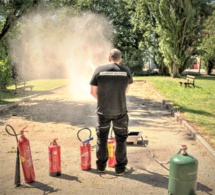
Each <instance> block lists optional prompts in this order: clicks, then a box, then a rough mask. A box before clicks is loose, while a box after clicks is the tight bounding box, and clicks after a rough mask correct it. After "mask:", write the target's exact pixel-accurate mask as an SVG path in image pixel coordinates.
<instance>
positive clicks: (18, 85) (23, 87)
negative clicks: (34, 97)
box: [14, 81, 34, 92]
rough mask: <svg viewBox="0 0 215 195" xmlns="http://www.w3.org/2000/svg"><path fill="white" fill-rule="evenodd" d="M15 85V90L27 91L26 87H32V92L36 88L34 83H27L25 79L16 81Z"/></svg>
mask: <svg viewBox="0 0 215 195" xmlns="http://www.w3.org/2000/svg"><path fill="white" fill-rule="evenodd" d="M14 85H15V91H16V92H18V91H23V92H25V90H26V89H30V90H31V92H32V90H33V88H34V85H27V83H26V82H25V81H14Z"/></svg>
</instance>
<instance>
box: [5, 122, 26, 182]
mask: <svg viewBox="0 0 215 195" xmlns="http://www.w3.org/2000/svg"><path fill="white" fill-rule="evenodd" d="M24 129H25V128H23V130H24ZM11 130H12V132H13V133H12V132H11ZM5 131H6V132H7V133H8V134H9V135H11V136H15V137H16V142H17V149H16V166H15V177H14V184H15V185H16V186H20V185H21V177H20V157H19V148H18V135H19V134H17V133H16V132H15V130H14V128H13V127H12V126H11V125H6V126H5Z"/></svg>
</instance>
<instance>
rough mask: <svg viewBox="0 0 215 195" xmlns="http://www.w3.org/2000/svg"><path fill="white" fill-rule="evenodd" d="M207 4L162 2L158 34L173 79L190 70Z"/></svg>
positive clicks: (178, 0)
mask: <svg viewBox="0 0 215 195" xmlns="http://www.w3.org/2000/svg"><path fill="white" fill-rule="evenodd" d="M206 2H207V1H202V0H195V1H190V0H173V1H168V0H161V1H160V4H159V10H160V14H161V17H160V18H158V20H157V22H158V27H157V32H158V34H159V36H160V37H159V46H160V51H161V53H162V54H163V55H164V60H165V64H167V65H168V66H169V68H170V71H171V73H172V76H173V77H177V76H179V73H181V72H182V71H183V70H184V69H186V68H187V67H189V65H190V64H191V62H192V61H191V60H192V58H191V57H192V55H196V54H198V49H197V48H198V46H199V44H200V40H201V31H202V29H203V25H202V24H203V21H204V18H205V17H204V16H205V11H206V10H203V8H205V7H206V6H207V5H206Z"/></svg>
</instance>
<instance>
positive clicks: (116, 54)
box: [109, 49, 122, 64]
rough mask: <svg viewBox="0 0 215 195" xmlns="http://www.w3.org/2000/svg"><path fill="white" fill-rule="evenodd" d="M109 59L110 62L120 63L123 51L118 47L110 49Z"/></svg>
mask: <svg viewBox="0 0 215 195" xmlns="http://www.w3.org/2000/svg"><path fill="white" fill-rule="evenodd" d="M109 61H110V62H115V63H118V64H119V63H120V62H121V61H122V54H121V51H120V50H118V49H112V50H111V51H110V55H109Z"/></svg>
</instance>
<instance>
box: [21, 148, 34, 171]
mask: <svg viewBox="0 0 215 195" xmlns="http://www.w3.org/2000/svg"><path fill="white" fill-rule="evenodd" d="M23 158H24V161H26V166H27V167H30V166H32V165H33V162H32V157H31V150H30V147H29V146H26V149H25V151H24V157H23ZM24 161H23V162H24Z"/></svg>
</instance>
